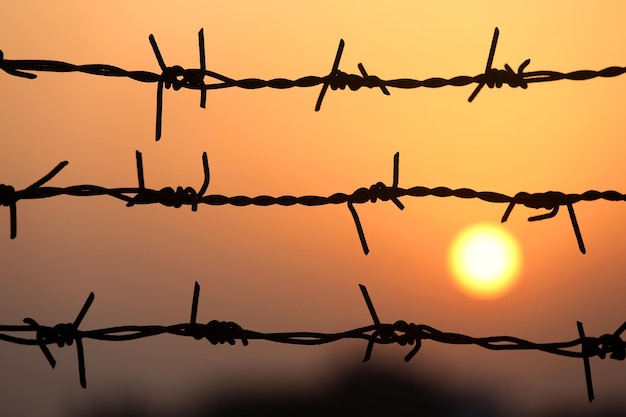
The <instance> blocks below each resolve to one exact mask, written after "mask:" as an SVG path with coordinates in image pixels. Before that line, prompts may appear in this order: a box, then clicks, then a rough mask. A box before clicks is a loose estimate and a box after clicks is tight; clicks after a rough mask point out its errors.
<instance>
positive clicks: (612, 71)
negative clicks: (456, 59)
mask: <svg viewBox="0 0 626 417" xmlns="http://www.w3.org/2000/svg"><path fill="white" fill-rule="evenodd" d="M499 35H500V30H499V29H498V28H497V27H496V28H495V29H494V32H493V37H492V40H491V46H490V48H489V54H488V56H487V63H486V65H485V72H484V73H482V74H478V75H475V76H468V75H459V76H456V77H452V78H449V79H448V78H442V77H431V78H427V79H423V80H418V79H412V78H398V79H388V80H385V79H381V78H380V77H378V76H375V75H370V74H368V73H367V71H366V70H365V67H364V66H363V64H361V63H359V64H358V69H359V74H348V73H345V72H343V71H341V70H340V69H339V63H340V61H341V56H342V54H343V49H344V46H345V42H344V40H343V39H341V40H340V41H339V46H338V48H337V52H336V54H335V59H334V61H333V66H332V68H331V71H330V73H329V74H328V75H326V76H315V75H308V76H304V77H300V78H298V79H293V80H290V79H286V78H273V79H268V80H262V79H259V78H244V79H239V80H235V79H232V78H229V77H226V76H224V75H222V74H219V73H217V72H214V71H211V70H208V69H207V67H206V53H205V42H204V29H200V31H199V32H198V51H199V68H184V67H182V66H180V65H174V66H167V65H166V64H165V60H164V59H163V55H162V54H161V51H160V49H159V46H158V44H157V42H156V39H155V37H154V35H152V34H151V35H150V36H149V37H148V40H149V42H150V46H151V48H152V51H153V53H154V56H155V58H156V60H157V63H158V65H159V68H160V73H156V72H150V71H127V70H125V69H122V68H119V67H115V66H113V65H106V64H88V65H75V64H70V63H67V62H61V61H50V60H34V59H31V60H9V59H5V58H4V53H3V52H2V51H1V50H0V70H3V71H4V72H6V73H7V74H9V75H12V76H16V77H20V78H27V79H35V78H37V75H36V74H34V73H33V72H82V73H86V74H92V75H99V76H107V77H126V78H129V79H132V80H134V81H139V82H143V83H157V91H156V117H155V119H156V120H155V140H157V141H158V140H160V138H161V136H162V123H163V120H162V119H163V90H164V89H170V88H171V89H173V90H174V91H178V90H180V89H191V90H199V91H200V107H201V108H205V107H206V99H207V91H209V90H218V89H224V88H243V89H247V90H256V89H261V88H274V89H287V88H295V87H299V88H309V87H316V86H319V85H321V86H322V88H321V90H320V93H319V95H318V97H317V101H316V104H315V111H319V110H320V109H321V106H322V101H323V100H324V97H325V95H326V92H327V91H328V88H329V87H330V88H331V89H333V90H337V89H340V90H344V89H345V88H346V87H348V88H349V89H350V90H351V91H356V90H359V89H360V88H363V87H366V88H379V89H380V90H381V91H382V92H383V94H385V95H390V92H389V88H400V89H415V88H441V87H446V86H453V87H463V86H467V85H471V84H476V87H474V90H473V91H472V93H471V95H470V96H469V98H468V101H469V102H472V101H474V99H475V98H476V97H477V95H478V93H479V92H480V91H481V90H482V88H483V87H484V86H485V85H486V86H487V87H489V88H494V87H495V88H501V87H502V86H504V85H508V86H509V87H511V88H517V87H521V88H522V89H527V88H528V85H529V84H530V83H539V82H551V81H559V80H576V81H584V80H590V79H593V78H598V77H603V78H611V77H618V76H621V75H623V74H624V73H625V72H626V67H620V66H611V67H607V68H604V69H602V70H599V71H592V70H578V71H572V72H567V73H564V72H557V71H549V70H543V71H531V72H526V68H527V67H528V66H529V65H530V59H526V60H524V61H523V62H522V64H520V65H519V67H518V68H517V71H514V70H513V69H512V68H511V67H510V66H509V64H505V65H504V69H497V68H493V60H494V56H495V52H496V46H497V44H498V38H499ZM206 77H209V78H212V79H213V80H215V81H214V82H210V83H206V82H205V78H206Z"/></svg>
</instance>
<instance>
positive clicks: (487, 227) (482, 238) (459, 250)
mask: <svg viewBox="0 0 626 417" xmlns="http://www.w3.org/2000/svg"><path fill="white" fill-rule="evenodd" d="M521 258H522V256H521V252H520V248H519V245H518V243H517V241H516V240H515V237H513V235H511V234H510V233H509V232H508V231H507V230H506V229H504V228H502V227H500V226H498V225H495V224H489V223H480V224H474V225H472V226H469V227H468V228H466V229H464V230H462V231H461V233H459V234H458V235H457V236H456V238H455V239H454V241H453V242H452V245H451V246H450V251H449V256H448V263H449V267H450V270H451V272H452V275H453V276H454V280H455V283H456V284H457V286H458V287H459V289H460V290H461V291H463V292H464V293H466V294H467V295H469V296H471V297H474V298H480V299H489V298H498V297H501V296H503V295H505V294H506V293H507V292H509V290H511V288H512V286H513V284H515V281H516V279H517V276H518V274H519V270H520V265H521Z"/></svg>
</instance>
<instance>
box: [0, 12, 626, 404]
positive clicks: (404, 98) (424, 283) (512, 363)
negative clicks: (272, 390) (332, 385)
mask: <svg viewBox="0 0 626 417" xmlns="http://www.w3.org/2000/svg"><path fill="white" fill-rule="evenodd" d="M155 3H156V4H155ZM336 3H338V2H332V1H326V2H316V3H313V4H307V5H301V4H300V3H297V2H287V1H280V2H235V1H233V2H210V1H202V2H200V1H197V2H186V3H185V4H184V5H181V4H180V3H176V4H175V3H174V2H148V1H144V2H134V3H133V5H128V4H126V3H125V2H100V3H99V4H96V5H94V4H88V3H85V2H79V1H60V2H54V3H47V2H41V3H40V4H39V5H38V6H33V5H32V4H31V3H23V4H22V3H19V2H12V3H11V4H10V5H8V4H7V5H4V6H0V10H1V13H0V49H1V50H2V51H3V52H4V56H5V58H6V59H53V60H60V61H66V62H71V63H75V64H90V63H94V64H95V63H102V64H105V63H106V64H111V65H116V66H119V67H122V68H125V69H129V70H133V69H136V70H147V71H153V72H158V71H159V69H158V64H157V62H156V59H155V58H154V55H153V53H152V49H151V47H150V44H149V42H148V35H149V34H153V35H154V36H155V38H156V40H157V42H158V45H159V48H160V50H161V53H162V54H163V57H164V60H165V62H166V63H167V64H168V65H175V64H178V65H182V66H185V67H192V68H195V67H197V65H198V52H197V33H198V30H199V29H200V28H204V33H205V42H206V57H207V67H208V68H209V69H211V70H213V71H216V72H218V73H221V74H224V75H227V76H229V77H231V78H236V79H239V78H247V77H257V78H263V79H267V78H274V77H285V78H290V79H295V78H298V77H301V76H305V75H320V76H323V75H326V74H327V73H328V72H329V71H330V68H331V66H332V62H333V59H334V56H335V52H336V50H337V45H338V42H339V39H344V40H345V49H344V53H343V57H342V60H341V64H340V69H342V70H343V71H345V72H348V73H355V74H356V73H358V69H357V64H358V63H363V65H364V66H365V68H366V69H367V71H368V73H369V74H372V75H377V76H379V77H381V78H384V79H391V78H415V79H425V78H429V77H437V76H438V77H453V76H456V75H470V76H472V75H476V74H480V73H482V72H483V71H484V67H485V62H486V59H487V54H488V51H489V46H490V43H491V38H492V34H493V30H494V27H496V26H497V27H499V29H500V38H499V42H498V46H497V50H496V54H495V59H494V68H503V67H504V64H505V63H508V64H509V65H511V67H513V68H517V67H518V66H519V64H521V63H522V62H523V61H524V60H525V59H527V58H531V63H530V66H529V67H528V71H534V70H555V71H563V72H566V71H574V70H580V69H592V70H599V69H602V68H605V67H608V66H612V65H617V66H619V65H624V60H623V58H622V55H623V46H622V44H623V42H624V41H625V40H626V26H625V25H624V24H623V16H624V13H625V12H626V10H624V9H626V5H624V4H622V3H620V2H614V1H596V2H583V1H576V2H560V1H558V2H556V1H555V2H549V3H546V2H538V1H537V2H534V1H527V2H517V3H511V4H507V5H506V6H504V5H503V3H502V2H495V1H473V2H455V1H446V2H444V1H442V2H432V1H415V2H414V1H403V2H395V4H394V5H393V6H391V5H389V6H387V5H384V6H383V5H382V3H378V2H376V3H373V2H370V3H368V2H352V1H348V2H341V4H336ZM0 86H2V99H0V106H1V111H0V114H2V119H1V120H2V123H0V141H1V145H0V146H1V148H0V149H2V152H0V182H1V183H4V184H11V185H13V186H15V187H16V189H23V188H25V187H27V186H29V185H30V184H31V183H33V182H34V181H35V180H37V179H39V178H41V176H42V175H44V174H45V173H47V172H48V171H49V170H50V169H52V167H54V166H55V165H56V164H57V163H59V162H60V161H62V160H67V161H69V165H68V166H67V167H66V168H65V169H64V170H63V171H62V172H61V173H60V174H59V175H58V176H57V177H55V178H54V179H53V180H52V181H51V182H50V185H53V186H62V187H63V186H69V185H78V184H97V185H102V186H107V187H132V186H136V184H137V178H136V168H135V151H136V150H139V151H141V152H142V153H143V162H144V172H145V177H146V186H148V187H151V188H156V189H159V188H161V187H165V186H172V187H176V186H178V185H182V186H187V185H190V186H193V187H195V188H196V189H198V188H199V187H200V185H201V183H202V161H201V155H202V152H204V151H206V152H207V153H208V156H209V163H210V167H211V185H210V187H209V191H208V193H215V194H225V195H239V194H242V195H262V194H268V195H282V194H290V195H307V194H314V195H330V194H332V193H335V192H346V193H351V192H352V191H354V190H355V189H356V188H358V187H369V186H370V185H371V184H374V183H376V182H378V181H383V182H386V183H387V184H390V183H391V178H392V166H393V155H394V153H395V152H396V151H399V152H400V154H401V156H400V186H402V187H407V188H408V187H411V186H415V185H423V186H428V187H435V186H448V187H451V188H457V187H469V188H473V189H476V190H490V191H497V192H502V193H506V194H509V195H513V194H515V193H516V192H518V191H528V192H541V191H549V190H554V191H563V192H577V193H578V192H583V191H585V190H589V189H597V190H601V191H602V190H610V189H612V190H618V191H621V192H624V191H625V190H626V177H625V176H623V175H622V172H621V169H622V168H623V162H622V160H623V152H624V150H625V146H624V141H623V132H624V129H625V123H626V119H625V118H624V117H623V111H622V107H623V106H622V104H623V103H622V101H623V97H622V96H623V94H622V92H623V91H624V89H626V77H618V78H612V79H595V80H590V81H585V82H575V81H558V82H553V83H542V84H532V85H530V86H529V88H528V89H527V90H521V89H511V88H508V87H503V88H502V89H497V90H496V89H486V88H485V89H483V91H481V93H480V94H479V95H478V97H477V98H476V100H475V101H474V102H473V103H471V104H470V103H468V102H467V98H468V96H469V95H470V94H471V92H472V90H473V89H474V86H467V87H461V88H457V87H445V88H440V89H417V90H394V89H392V90H391V95H390V96H384V95H383V94H382V93H381V92H380V90H378V89H372V90H368V89H363V90H359V91H357V92H352V91H330V90H329V91H328V93H327V94H326V98H325V100H324V103H323V106H322V109H321V111H320V112H314V111H313V108H314V106H315V101H316V99H317V95H318V94H319V89H318V88H303V89H295V88H294V89H289V90H270V89H263V90H254V91H249V90H240V89H232V88H231V89H224V90H220V91H211V92H209V94H208V100H207V106H206V109H200V108H199V106H198V102H199V94H198V93H197V92H192V91H177V92H174V91H170V90H167V91H165V94H164V117H163V138H162V139H161V141H160V142H158V143H157V142H155V141H154V111H155V92H156V85H154V84H142V83H138V82H134V81H132V80H129V79H114V78H103V77H96V76H92V75H86V74H78V73H73V74H54V73H40V74H39V77H38V78H37V79H36V80H26V79H19V78H15V77H10V76H9V75H7V74H5V73H2V74H0ZM402 201H403V203H404V204H405V206H406V209H405V210H404V211H399V210H398V209H397V208H396V207H395V206H394V205H393V204H392V203H390V202H387V203H382V202H379V203H377V204H363V205H359V206H358V207H357V210H358V212H359V215H360V218H361V222H362V224H363V227H364V229H365V233H366V236H367V239H368V243H369V247H370V250H371V253H370V254H369V255H368V256H364V255H363V253H362V251H361V247H360V244H359V241H358V238H357V235H356V231H355V230H354V224H353V222H352V219H351V217H350V213H349V211H348V209H347V208H346V206H345V205H341V206H324V207H316V208H312V207H289V208H285V207H244V208H239V207H209V206H202V207H200V208H199V210H198V211H197V212H195V213H192V212H191V210H190V209H189V208H188V207H187V208H181V209H179V210H174V209H173V208H167V207H163V206H156V205H154V206H137V207H133V208H131V209H129V208H126V207H125V206H124V204H123V203H121V202H119V201H116V200H113V199H110V198H106V197H91V198H82V199H81V198H77V197H57V198H53V199H46V200H38V201H21V202H19V203H18V236H17V238H16V239H15V240H10V239H9V210H8V208H3V209H2V210H0V213H2V214H3V216H4V220H3V222H4V223H0V253H1V254H2V255H1V256H2V258H1V259H2V264H3V265H2V272H1V280H0V323H2V324H19V323H21V322H22V319H23V318H24V317H33V318H35V319H36V320H38V321H39V322H40V323H42V324H48V325H54V324H56V323H59V322H69V321H73V320H74V318H75V316H76V314H77V313H78V311H79V309H80V307H81V306H82V304H83V302H84V300H85V298H86V297H87V295H88V294H89V292H90V291H93V292H94V293H95V295H96V299H95V302H94V305H93V306H92V308H91V309H90V311H89V313H88V314H87V316H86V318H85V320H84V321H83V325H82V326H81V328H83V329H92V328H99V327H108V326H117V325H123V324H174V323H179V322H183V321H186V320H188V316H189V308H190V303H191V296H192V291H193V283H194V281H198V282H199V283H200V284H201V286H202V294H201V298H200V309H199V313H198V320H199V321H202V322H204V321H209V320H211V319H214V318H215V319H219V320H229V321H236V322H237V323H239V324H240V325H242V326H243V327H244V328H248V329H253V330H258V331H268V332H270V331H277V332H278V331H292V330H303V331H304V330H308V331H329V332H330V331H342V330H347V329H349V328H353V327H358V326H363V325H368V324H370V323H371V319H370V318H369V315H368V312H367V309H366V306H365V304H364V302H363V299H362V297H361V295H360V292H359V290H358V284H359V283H362V284H365V285H366V286H367V287H368V290H369V293H370V295H371V296H372V299H373V301H374V305H375V306H376V309H377V311H378V314H379V316H380V318H381V320H383V321H387V322H393V321H395V320H399V319H403V320H406V321H411V322H415V323H425V324H429V325H432V326H434V327H437V328H438V329H441V330H444V331H451V332H459V333H463V334H468V335H472V336H491V335H502V334H507V335H512V336H518V337H522V338H527V339H530V340H533V341H537V342H550V341H561V340H571V339H575V338H577V337H578V333H577V330H576V320H580V321H582V322H584V324H585V330H586V332H587V334H588V335H594V336H599V335H601V334H604V333H611V332H613V331H614V330H615V329H616V328H617V327H618V326H619V325H620V324H621V323H622V322H623V321H624V320H625V319H626V314H624V313H625V312H626V307H624V303H623V301H622V294H623V291H624V290H625V289H626V288H625V287H626V284H625V281H624V279H623V277H622V271H623V270H624V267H625V266H626V257H624V256H623V255H622V249H621V248H622V247H623V246H625V245H626V237H625V236H624V233H623V232H624V230H625V227H626V210H625V209H624V207H623V204H622V203H609V202H594V203H579V204H577V205H575V208H576V215H577V217H578V221H579V224H580V226H581V230H582V234H583V237H584V239H585V243H586V246H587V254H586V255H582V254H580V253H579V252H578V248H577V245H576V239H575V237H574V233H573V231H572V228H571V225H570V222H569V219H568V217H567V213H566V211H565V210H562V211H561V212H560V213H559V215H558V216H557V217H556V218H554V219H550V220H546V221H541V222H536V223H529V222H527V221H526V219H527V218H528V217H529V216H533V215H537V214H539V212H537V211H535V210H531V209H526V208H523V207H517V208H516V209H515V210H514V211H513V214H512V215H511V218H510V220H509V221H508V222H507V223H506V227H507V228H508V230H509V231H510V232H511V233H513V234H514V235H515V236H516V237H517V238H518V239H519V241H520V244H521V246H522V250H523V252H524V265H523V266H522V273H521V276H520V279H519V282H518V284H517V286H516V288H515V289H514V290H513V291H511V292H510V293H509V294H508V295H507V296H506V297H504V298H501V299H497V300H491V301H481V300H476V299H472V298H469V297H467V296H465V295H463V294H462V293H461V292H459V291H458V290H457V289H456V287H455V286H454V284H453V282H452V279H451V277H450V276H449V272H448V268H447V265H446V257H447V250H448V247H449V245H450V243H451V242H452V240H453V238H454V237H455V235H456V234H457V233H458V232H459V231H460V230H461V229H463V228H465V227H466V226H468V225H470V224H472V223H475V222H484V221H493V222H498V221H499V219H500V217H501V216H502V214H503V212H504V209H505V208H506V207H505V205H495V204H488V203H485V202H482V201H479V200H459V199H440V198H435V197H428V198H405V199H403V200H402ZM364 349H365V343H357V342H339V343H336V344H332V345H327V346H323V347H314V348H307V347H297V346H295V347H292V346H281V345H277V344H272V343H269V342H262V341H255V342H253V343H251V344H250V346H248V347H246V348H245V349H244V348H241V347H230V346H226V347H224V346H218V347H215V346H212V345H210V344H208V343H206V342H205V343H202V342H196V341H190V340H185V339H182V338H174V337H168V336H161V337H157V338H150V339H146V340H142V341H136V342H126V343H109V342H97V341H90V340H87V341H85V351H86V365H87V378H88V384H89V388H88V389H87V390H82V389H81V388H80V386H79V384H78V376H77V370H76V358H75V355H76V352H75V349H74V348H69V349H67V348H66V349H57V348H56V347H54V348H52V349H51V350H52V352H53V354H54V355H55V357H56V358H57V362H58V363H57V368H56V369H54V370H51V369H50V367H49V366H48V364H47V362H46V360H45V358H44V357H43V355H42V354H41V351H40V350H39V349H37V348H36V347H32V348H25V347H20V346H14V345H10V344H6V343H5V344H3V345H2V355H1V358H0V370H1V372H0V387H1V388H2V390H1V391H2V394H1V395H2V397H0V398H2V407H3V409H5V410H7V413H8V414H9V415H22V414H24V415H25V414H29V413H32V412H36V407H46V408H47V409H48V410H51V412H52V411H54V412H57V413H58V415H62V414H63V410H66V409H67V407H68V404H83V403H87V402H89V401H91V400H93V399H97V398H101V397H103V396H106V395H116V394H111V393H117V392H118V391H117V390H120V389H122V390H127V392H130V393H137V395H140V396H146V397H148V398H159V400H158V401H157V403H158V402H162V403H167V404H171V403H175V402H176V401H177V399H178V398H181V396H182V395H183V393H185V392H189V391H194V392H195V391H197V390H198V389H199V388H198V387H199V386H201V387H203V389H204V390H205V395H207V396H208V397H210V396H211V395H213V394H212V393H217V392H219V391H220V389H223V385H224V384H231V385H233V384H234V385H237V384H261V385H268V384H270V383H276V384H289V385H298V384H302V385H308V384H312V385H315V384H319V383H322V382H321V381H324V380H325V378H329V377H332V376H333V375H334V373H335V372H336V370H335V368H334V363H335V358H337V357H341V358H343V359H342V360H353V361H354V363H357V362H358V361H360V360H361V358H362V354H363V351H364ZM405 353H406V349H402V348H400V347H398V346H386V347H383V346H378V347H377V348H376V349H375V351H374V356H373V358H372V360H373V361H376V360H377V358H381V360H382V358H384V357H389V358H391V359H390V362H391V363H392V364H393V366H397V367H402V368H408V369H409V370H411V371H412V372H415V374H416V375H417V374H424V373H436V374H437V375H438V376H439V377H440V379H441V380H442V381H444V382H445V383H447V384H449V385H450V386H453V387H458V388H459V389H464V387H466V386H472V387H473V388H476V387H479V388H480V389H484V390H485V392H488V393H490V394H493V395H494V396H495V397H496V398H498V399H500V400H501V401H506V402H508V404H509V405H510V406H511V408H512V409H515V408H516V407H517V408H518V410H521V411H520V412H522V413H527V412H531V411H536V410H544V409H547V408H550V407H551V406H553V405H555V404H558V403H561V402H563V401H567V402H568V403H569V404H572V405H574V406H576V405H579V406H580V407H593V404H592V405H588V404H587V398H586V391H585V384H584V374H583V365H582V361H579V360H573V359H563V358H558V357H554V356H550V355H547V354H544V353H540V352H489V351H484V350H482V349H480V348H477V347H460V346H444V345H440V344H436V343H434V342H425V343H424V346H423V348H422V351H420V353H419V354H418V355H417V356H416V357H415V358H414V359H413V361H411V362H410V363H408V364H406V363H404V362H403V361H402V358H403V357H404V354H405ZM622 365H623V364H621V363H617V362H611V363H609V362H606V363H602V362H601V361H600V360H599V359H597V358H596V359H592V371H593V377H594V387H595V391H596V398H597V399H596V401H597V402H610V401H618V402H619V401H621V402H622V403H623V401H624V400H623V393H622V389H621V386H620V385H619V384H618V383H617V382H618V381H622V380H623V375H624V374H623V372H624V369H623V366H622ZM364 366H367V365H364ZM225 381H226V382H225ZM133 395H134V394H133ZM33 396H35V397H36V398H37V399H38V400H37V402H36V404H35V403H34V402H31V403H28V402H27V403H26V404H25V403H24V400H25V399H27V398H32V397H33ZM31 407H32V408H31ZM48 415H51V414H48Z"/></svg>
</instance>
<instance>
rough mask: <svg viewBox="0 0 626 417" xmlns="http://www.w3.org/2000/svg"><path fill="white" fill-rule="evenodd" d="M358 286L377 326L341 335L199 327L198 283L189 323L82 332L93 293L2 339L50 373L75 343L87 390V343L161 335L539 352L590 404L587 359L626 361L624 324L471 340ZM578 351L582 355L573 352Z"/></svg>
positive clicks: (9, 328)
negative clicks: (578, 383)
mask: <svg viewBox="0 0 626 417" xmlns="http://www.w3.org/2000/svg"><path fill="white" fill-rule="evenodd" d="M359 287H360V289H361V293H362V295H363V298H364V300H365V303H366V305H367V308H368V310H369V313H370V316H371V318H372V321H373V324H370V325H367V326H363V327H359V328H355V329H351V330H346V331H343V332H337V333H322V332H307V331H297V332H280V333H267V332H259V331H255V330H248V329H244V328H243V327H241V326H240V325H239V324H237V323H234V322H230V321H218V320H211V321H209V322H208V323H206V324H202V323H198V322H197V312H198V302H199V297H200V286H199V285H198V283H197V282H196V283H195V286H194V293H193V301H192V305H191V317H190V320H189V322H188V323H180V324H174V325H169V326H161V325H145V326H135V325H127V326H117V327H107V328H103V329H95V330H81V329H79V326H80V325H81V323H82V321H83V319H84V318H85V315H86V314H87V311H88V310H89V308H90V307H91V304H92V303H93V301H94V298H95V296H94V294H93V293H90V294H89V296H88V297H87V300H86V301H85V303H84V305H83V307H82V308H81V310H80V312H79V313H78V315H77V317H76V319H75V320H74V321H73V322H72V323H59V324H56V325H54V326H45V325H42V324H39V323H38V322H37V321H35V320H34V319H32V318H30V317H27V318H25V319H24V320H23V321H24V323H26V324H24V325H0V340H3V341H5V342H9V343H15V344H19V345H31V346H39V348H40V349H41V351H42V352H43V354H44V356H45V357H46V359H47V361H48V363H49V364H50V366H51V367H52V368H54V367H55V366H56V360H55V359H54V356H53V355H52V353H51V352H50V349H49V348H48V345H57V346H58V347H64V346H72V345H73V344H74V343H76V351H77V360H78V373H79V379H80V384H81V386H82V387H83V388H86V387H87V378H86V370H85V350H84V345H83V340H84V339H93V340H104V341H112V342H122V341H129V340H135V339H143V338H146V337H153V336H157V335H161V334H171V335H175V336H184V337H193V338H194V339H196V340H202V339H206V340H208V341H209V342H210V343H211V344H213V345H217V344H224V343H228V344H230V345H235V343H236V342H237V341H240V342H241V344H242V345H243V346H247V345H248V344H249V343H250V341H252V340H265V341H269V342H274V343H283V344H292V345H309V346H311V345H324V344H328V343H334V342H338V341H340V340H344V339H362V340H366V341H367V347H366V349H365V356H364V358H363V362H367V361H369V360H370V358H371V356H372V352H373V349H374V346H375V345H377V344H379V345H389V344H397V345H400V346H411V350H410V351H409V353H407V354H406V356H405V357H404V360H405V361H406V362H408V361H410V360H411V359H412V358H413V357H414V356H415V355H416V354H417V353H418V352H419V351H420V349H421V347H422V341H424V340H432V341H434V342H438V343H445V344H453V345H476V346H479V347H482V348H484V349H489V350H536V351H541V352H546V353H550V354H553V355H559V356H566V357H570V358H578V359H582V360H583V365H584V372H585V381H586V385H587V396H588V399H589V401H592V400H593V399H594V392H593V383H592V378H591V364H590V361H589V359H590V358H593V357H596V356H597V357H599V358H600V359H605V358H606V357H607V355H608V357H609V358H611V359H615V360H620V361H621V360H624V358H626V344H625V343H624V341H623V340H622V337H621V335H622V333H623V332H624V330H626V322H624V323H623V324H622V325H621V326H619V327H618V329H617V330H616V331H615V332H613V333H610V334H604V335H602V336H600V337H590V336H586V335H585V332H584V329H583V325H582V323H581V322H577V329H578V336H579V337H578V338H577V339H573V340H570V341H565V342H552V343H534V342H530V341H528V340H524V339H520V338H518V337H513V336H489V337H472V336H467V335H464V334H459V333H450V332H443V331H440V330H437V329H435V328H434V327H431V326H427V325H425V324H414V323H408V322H406V321H404V320H398V321H396V322H394V323H383V322H381V321H380V319H379V318H378V314H377V313H376V310H375V308H374V304H373V303H372V300H371V299H370V296H369V294H368V292H367V289H366V287H365V286H364V285H361V284H360V285H359ZM25 332H27V333H33V332H34V333H35V335H34V337H30V338H29V337H20V336H16V335H14V334H16V333H25ZM9 333H13V334H9ZM579 346H580V349H579V350H575V349H574V348H577V347H579Z"/></svg>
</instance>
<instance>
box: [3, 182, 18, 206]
mask: <svg viewBox="0 0 626 417" xmlns="http://www.w3.org/2000/svg"><path fill="white" fill-rule="evenodd" d="M17 200H18V198H17V193H16V192H15V188H13V186H11V185H5V184H0V205H3V206H5V207H8V206H13V205H15V203H17Z"/></svg>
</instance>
